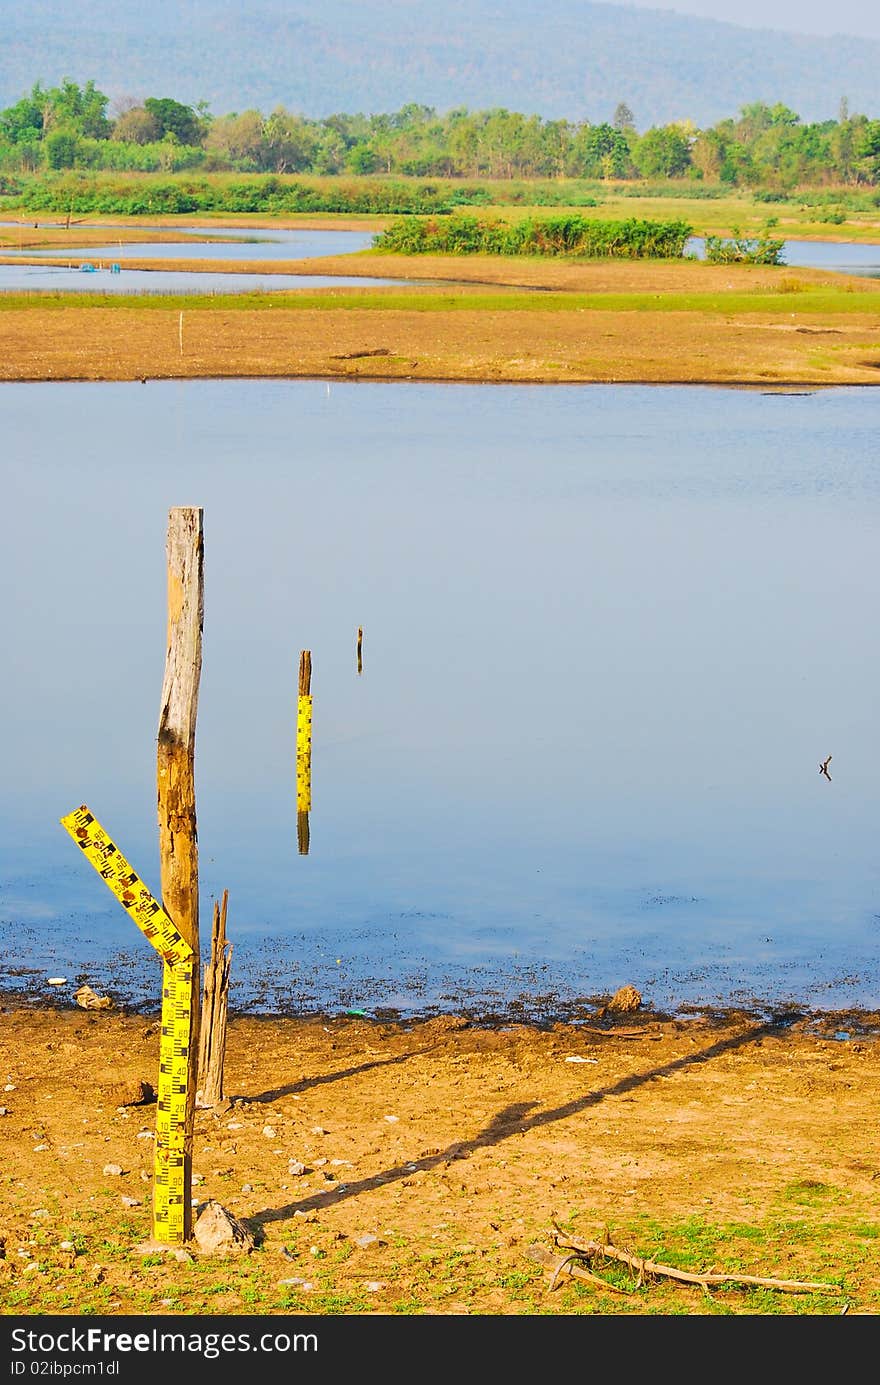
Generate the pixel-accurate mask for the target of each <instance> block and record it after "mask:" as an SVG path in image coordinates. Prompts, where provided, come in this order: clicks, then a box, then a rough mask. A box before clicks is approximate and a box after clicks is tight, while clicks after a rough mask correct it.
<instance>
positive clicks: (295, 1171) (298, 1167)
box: [287, 1159, 308, 1178]
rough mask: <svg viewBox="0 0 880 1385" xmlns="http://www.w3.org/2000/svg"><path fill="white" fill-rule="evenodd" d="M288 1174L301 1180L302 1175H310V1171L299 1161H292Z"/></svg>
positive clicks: (288, 1167) (288, 1166)
mask: <svg viewBox="0 0 880 1385" xmlns="http://www.w3.org/2000/svg"><path fill="white" fill-rule="evenodd" d="M287 1172H288V1173H289V1174H292V1175H293V1177H294V1178H299V1177H300V1176H301V1175H302V1174H304V1173H308V1169H307V1168H306V1166H305V1164H301V1163H300V1162H299V1160H298V1159H291V1161H290V1163H289V1164H288V1165H287Z"/></svg>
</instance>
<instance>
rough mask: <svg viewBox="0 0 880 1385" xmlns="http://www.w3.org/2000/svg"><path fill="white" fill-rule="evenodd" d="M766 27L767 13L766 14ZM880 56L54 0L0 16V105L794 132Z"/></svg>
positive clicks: (681, 25)
mask: <svg viewBox="0 0 880 1385" xmlns="http://www.w3.org/2000/svg"><path fill="white" fill-rule="evenodd" d="M768 23H772V7H768ZM878 71H880V43H876V42H873V43H872V42H868V41H866V40H863V39H856V38H845V37H842V38H835V39H833V40H826V39H821V38H814V37H804V36H796V35H792V34H786V33H779V32H773V31H772V30H770V29H768V30H760V31H759V30H751V29H746V28H741V27H739V26H736V25H731V24H721V23H716V22H714V21H711V20H703V19H695V18H691V17H688V16H687V15H682V14H678V13H673V12H671V11H669V10H666V11H661V10H656V11H655V10H644V9H635V8H633V9H629V8H624V7H619V6H611V5H603V4H593V3H589V0H545V3H544V4H542V5H541V6H539V7H536V6H535V5H534V3H532V0H445V3H442V4H437V3H435V2H434V0H322V3H321V4H320V5H319V6H314V5H307V4H305V3H304V0H249V3H248V4H247V5H242V4H240V3H239V0H152V2H151V3H150V4H149V5H144V4H142V3H140V0H114V3H113V4H112V5H108V6H105V7H103V8H98V9H97V10H91V11H85V10H84V9H83V8H82V7H81V6H75V5H72V4H70V3H69V0H28V3H27V4H26V5H20V6H14V7H13V6H11V5H9V6H6V7H5V12H4V17H3V42H2V44H0V104H2V105H8V104H9V103H11V102H13V101H15V100H16V99H17V98H18V97H19V96H20V95H21V93H22V91H24V90H26V89H27V88H28V87H30V85H31V83H32V82H33V81H34V80H35V79H36V78H40V79H41V80H43V81H45V82H47V83H49V84H56V83H59V82H61V81H62V80H63V79H64V78H65V77H68V78H79V79H82V77H83V75H84V74H85V75H88V76H91V77H93V78H94V80H95V81H96V83H97V84H98V86H99V87H100V88H101V89H102V90H103V91H106V92H107V93H108V94H109V96H110V98H111V100H113V101H116V100H118V99H125V98H129V99H133V100H135V101H141V100H143V98H144V97H145V96H147V95H150V94H153V95H157V96H166V95H174V96H176V97H177V98H178V99H179V100H181V101H183V102H185V103H186V104H190V105H198V103H199V102H206V103H207V105H208V107H209V108H210V109H211V110H212V111H214V112H216V113H218V114H227V113H229V112H230V111H241V110H244V109H247V108H249V107H256V108H258V109H261V110H271V109H273V108H274V107H275V106H278V105H282V106H284V107H285V108H286V109H289V110H292V111H296V112H302V113H308V114H309V115H311V116H313V117H323V116H328V115H331V114H333V113H334V112H336V111H352V112H362V113H366V114H370V113H372V112H375V111H388V110H394V109H399V108H400V107H402V106H404V105H407V104H408V103H410V102H417V103H420V104H425V105H429V106H432V107H435V108H436V109H438V110H449V109H451V108H453V107H456V106H462V105H463V106H467V107H469V108H471V109H485V108H490V107H495V106H503V107H508V108H511V109H513V110H518V111H526V112H535V113H537V114H538V115H540V116H541V117H542V118H543V119H566V120H573V121H582V120H587V121H589V122H590V123H593V124H595V123H599V122H601V121H603V120H608V119H610V118H611V114H612V112H613V110H614V108H615V106H616V105H617V103H618V102H620V101H625V102H626V103H627V104H628V105H629V106H630V108H631V109H632V110H633V112H634V113H635V117H636V120H637V122H638V125H639V128H640V129H644V128H647V127H648V126H649V125H653V124H661V123H667V122H669V121H675V120H682V119H685V118H689V119H690V120H692V121H695V122H696V123H697V124H699V125H705V124H709V123H714V122H715V121H718V120H720V119H723V118H724V117H725V116H726V115H729V114H730V113H731V112H734V111H737V110H738V109H739V108H740V107H741V106H743V105H747V104H750V103H752V102H755V101H763V102H767V103H769V104H773V103H774V102H777V101H779V102H782V103H783V104H784V105H787V106H789V107H791V108H792V109H793V110H796V111H798V112H799V114H800V115H801V117H802V119H804V120H806V121H820V120H826V119H829V118H831V117H833V116H834V115H835V114H836V112H837V108H838V104H839V102H840V100H841V98H842V97H846V98H847V99H848V100H849V103H850V107H851V109H853V110H862V111H866V110H868V109H870V108H871V107H872V106H873V105H874V103H875V102H876V98H877V73H878Z"/></svg>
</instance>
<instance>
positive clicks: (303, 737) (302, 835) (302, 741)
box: [296, 649, 312, 856]
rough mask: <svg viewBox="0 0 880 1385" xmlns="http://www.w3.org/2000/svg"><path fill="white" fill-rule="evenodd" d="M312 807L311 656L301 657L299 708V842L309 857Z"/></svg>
mask: <svg viewBox="0 0 880 1385" xmlns="http://www.w3.org/2000/svg"><path fill="white" fill-rule="evenodd" d="M311 806H312V655H311V651H310V650H308V649H304V650H303V651H302V653H301V654H300V656H299V684H298V697H297V704H296V840H297V847H298V849H299V854H300V855H301V856H308V854H309V810H310V808H311Z"/></svg>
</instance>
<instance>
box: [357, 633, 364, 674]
mask: <svg viewBox="0 0 880 1385" xmlns="http://www.w3.org/2000/svg"><path fill="white" fill-rule="evenodd" d="M363 644H364V627H363V626H362V625H359V626H358V639H357V660H358V673H363V671H364V660H363V654H362V650H363Z"/></svg>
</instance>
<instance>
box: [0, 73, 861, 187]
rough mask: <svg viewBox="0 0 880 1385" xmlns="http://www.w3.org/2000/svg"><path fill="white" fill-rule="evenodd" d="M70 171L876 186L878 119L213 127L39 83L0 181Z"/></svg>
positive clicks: (399, 118)
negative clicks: (646, 125) (703, 125)
mask: <svg viewBox="0 0 880 1385" xmlns="http://www.w3.org/2000/svg"><path fill="white" fill-rule="evenodd" d="M71 169H82V170H88V169H92V170H100V171H104V172H152V173H155V172H165V173H176V172H184V171H195V170H198V171H200V172H203V173H211V172H235V173H266V174H288V173H304V174H310V175H318V176H320V175H339V174H346V175H369V174H384V175H386V176H391V175H393V176H397V177H403V178H408V177H416V178H432V177H433V178H453V179H454V178H471V179H473V178H486V179H492V180H498V179H533V178H545V179H549V178H557V179H561V178H584V179H598V180H604V181H620V182H626V181H633V182H635V181H644V180H651V179H654V180H668V179H674V180H677V181H681V182H683V183H692V184H694V185H695V187H696V186H699V185H703V186H706V187H709V186H716V185H717V186H720V187H724V186H729V187H736V188H765V189H771V190H772V189H776V190H778V191H780V192H784V191H785V190H786V189H795V188H798V187H841V186H842V187H852V188H858V187H864V188H873V187H876V186H877V185H878V184H880V119H871V118H869V117H868V116H867V115H863V114H857V113H851V112H850V111H849V109H848V104H847V102H846V100H845V99H843V100H841V103H840V109H839V111H838V116H837V119H835V120H826V121H820V122H810V123H804V122H802V120H801V118H800V116H799V115H798V114H797V113H796V112H795V111H792V110H790V109H789V107H787V106H785V105H783V104H781V103H776V104H775V105H768V104H766V103H764V102H754V103H752V104H751V105H747V106H743V107H742V108H741V110H740V111H739V113H738V115H737V116H735V117H731V118H729V119H725V120H721V121H719V122H718V123H717V124H715V125H712V126H710V127H707V128H703V129H700V128H698V127H697V126H695V125H694V124H693V123H692V122H691V121H688V120H684V121H679V122H675V123H672V124H667V125H658V126H651V127H650V128H648V129H646V130H643V131H641V132H640V131H639V130H638V129H637V126H636V120H635V116H634V115H633V112H632V111H631V110H630V108H629V107H628V106H627V105H626V104H625V103H624V102H621V103H619V104H618V106H617V108H616V109H615V111H614V112H613V114H612V115H611V116H610V118H609V119H608V121H605V122H601V123H598V124H591V123H589V122H587V121H569V120H545V119H543V118H542V117H540V116H538V115H524V114H521V113H520V112H517V111H510V110H507V109H504V108H492V109H488V110H478V111H471V110H468V109H466V108H464V107H459V108H455V109H453V110H450V111H447V112H445V113H439V112H438V111H436V110H435V109H434V108H433V107H431V106H424V105H419V104H417V103H415V102H413V103H410V104H408V105H405V106H403V107H402V108H401V109H400V110H399V111H394V112H391V113H385V114H371V115H364V114H344V113H340V114H336V115H330V116H326V117H323V118H321V119H311V118H309V117H307V116H304V115H301V114H297V113H295V112H292V111H289V110H287V109H286V108H284V107H283V106H278V107H277V108H276V109H274V110H272V111H271V112H269V113H268V114H265V113H263V112H261V111H258V110H245V111H240V112H230V113H228V114H226V115H213V114H211V112H210V111H209V110H208V108H207V106H206V105H205V103H199V104H198V105H196V106H188V105H185V104H184V103H182V102H180V101H177V100H175V99H173V98H171V97H153V96H150V97H146V98H145V99H143V100H136V99H134V98H132V99H130V100H120V101H117V102H116V103H115V107H114V109H113V110H112V111H111V103H110V100H109V98H108V97H107V96H106V95H105V94H104V93H103V92H101V91H99V90H98V88H97V87H96V85H95V83H94V81H88V82H86V83H85V85H83V86H80V85H79V84H78V83H76V82H73V81H69V80H65V81H63V82H62V83H61V84H60V85H59V86H54V87H44V86H43V85H42V84H41V83H39V82H38V83H36V84H35V85H34V86H33V87H32V88H31V90H30V91H29V92H28V93H27V94H26V95H25V96H22V98H21V99H20V100H19V101H17V102H15V103H14V104H13V105H12V106H9V107H7V108H6V109H5V110H0V172H2V173H5V174H28V173H37V172H46V171H53V170H71Z"/></svg>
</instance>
